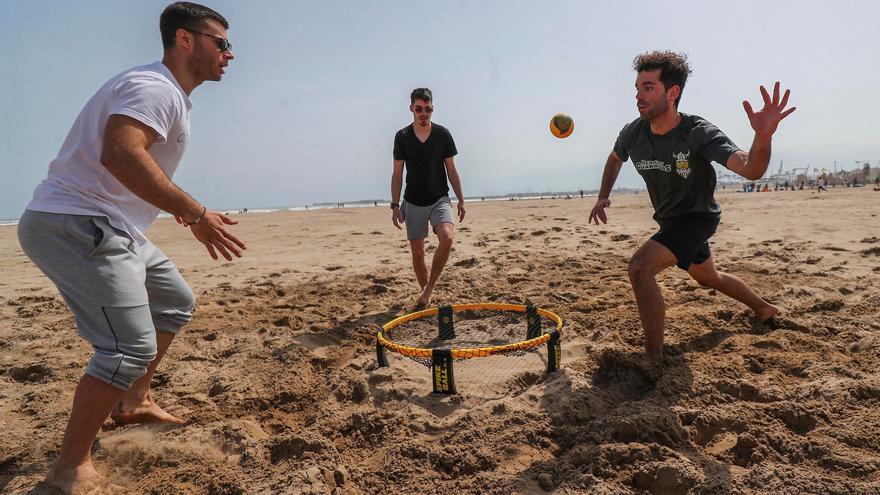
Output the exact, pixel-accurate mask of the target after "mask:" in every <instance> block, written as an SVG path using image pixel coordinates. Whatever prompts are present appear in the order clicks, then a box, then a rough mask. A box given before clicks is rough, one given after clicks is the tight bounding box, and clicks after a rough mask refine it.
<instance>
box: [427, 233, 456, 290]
mask: <svg viewBox="0 0 880 495" xmlns="http://www.w3.org/2000/svg"><path fill="white" fill-rule="evenodd" d="M434 232H435V233H436V234H437V242H438V244H437V251H435V252H434V260H433V261H432V262H431V278H430V279H428V283H427V284H426V285H425V287H424V288H423V289H422V294H421V295H420V296H419V305H421V306H427V305H428V304H429V303H430V302H431V293H432V292H433V291H434V285H435V284H436V283H437V279H439V278H440V273H442V272H443V267H445V266H446V261H447V260H449V253H450V252H451V251H452V240H453V237H454V233H455V225H453V224H451V223H441V224H440V225H438V226H437V227H436V228H435V229H434Z"/></svg>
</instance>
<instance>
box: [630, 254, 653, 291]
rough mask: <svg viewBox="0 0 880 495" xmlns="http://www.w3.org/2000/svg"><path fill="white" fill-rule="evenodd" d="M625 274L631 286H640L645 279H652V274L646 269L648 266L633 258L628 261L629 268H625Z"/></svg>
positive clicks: (642, 261)
mask: <svg viewBox="0 0 880 495" xmlns="http://www.w3.org/2000/svg"><path fill="white" fill-rule="evenodd" d="M627 273H628V274H629V280H630V282H632V284H633V285H637V284H640V283H641V282H642V281H644V280H645V279H649V278H653V277H654V274H653V273H652V272H651V270H650V269H649V268H648V264H647V263H645V262H644V260H642V259H640V258H633V259H631V260H630V262H629V266H627Z"/></svg>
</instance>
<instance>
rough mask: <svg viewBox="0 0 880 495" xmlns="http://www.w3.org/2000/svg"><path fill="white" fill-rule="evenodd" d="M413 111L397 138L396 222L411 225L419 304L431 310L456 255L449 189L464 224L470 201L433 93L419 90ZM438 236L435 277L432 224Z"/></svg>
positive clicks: (393, 179) (412, 100)
mask: <svg viewBox="0 0 880 495" xmlns="http://www.w3.org/2000/svg"><path fill="white" fill-rule="evenodd" d="M409 110H410V112H412V114H413V123H412V124H410V125H408V126H406V127H404V128H403V129H401V130H399V131H397V134H395V136H394V165H393V166H394V169H393V172H392V174H391V221H392V223H393V224H394V226H395V227H397V228H398V229H399V228H401V224H404V223H405V224H406V236H407V239H409V244H410V251H411V252H412V264H413V270H414V271H415V273H416V279H417V280H418V282H419V287H421V292H420V293H419V296H418V299H417V300H416V305H417V306H419V307H425V306H427V305H428V303H430V302H431V294H432V292H433V290H434V286H435V285H436V283H437V279H438V278H439V277H440V273H441V272H442V271H443V267H444V266H446V261H447V260H448V259H449V253H450V252H451V251H452V240H453V236H454V232H455V223H454V222H455V220H454V217H453V214H452V203H451V201H450V200H449V185H448V184H447V180H448V181H449V182H450V183H451V184H452V189H453V190H454V191H455V195H456V197H457V198H458V221H459V222H461V221H463V220H464V214H465V210H464V196H463V195H462V192H461V181H460V180H459V177H458V171H457V170H456V168H455V159H454V157H455V155H456V154H458V150H457V149H456V148H455V141H453V140H452V134H451V133H450V132H449V130H448V129H446V128H445V127H443V126H442V125H439V124H435V123H432V122H431V114H432V113H433V112H434V106H433V95H432V94H431V90H430V89H428V88H417V89H414V90H413V92H412V93H411V94H410V105H409ZM404 166H405V167H406V190H405V191H404V194H403V201H402V202H400V203H399V201H400V188H401V186H402V185H403V170H404ZM429 222H430V224H431V226H432V227H433V229H434V234H436V235H437V241H438V243H437V250H436V251H435V252H434V259H433V261H432V262H431V272H430V275H429V273H428V267H427V265H425V238H426V237H428V223H429Z"/></svg>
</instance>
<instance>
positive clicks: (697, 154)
mask: <svg viewBox="0 0 880 495" xmlns="http://www.w3.org/2000/svg"><path fill="white" fill-rule="evenodd" d="M736 151H740V149H739V148H738V147H737V146H736V145H735V144H733V141H731V140H730V138H728V137H727V136H726V135H725V134H724V133H723V132H721V131H720V130H719V129H718V128H717V127H715V126H714V125H712V124H711V123H710V122H709V121H707V120H706V119H704V118H702V117H698V116H696V115H688V114H684V113H682V114H681V122H680V123H679V124H678V125H677V126H676V127H675V128H674V129H672V130H671V131H669V132H667V133H666V134H663V135H661V136H658V135H657V134H654V133H652V132H651V124H650V123H649V122H646V121H644V120H642V119H640V118H639V119H636V120H634V121H632V122H630V123H629V124H627V125H626V126H624V128H623V130H621V131H620V135H619V136H618V137H617V142H616V143H614V152H615V153H616V154H617V156H618V158H620V159H621V160H623V161H624V162H625V161H626V160H627V159H630V158H631V159H632V162H633V164H634V165H635V167H636V170H637V171H638V172H639V175H641V176H642V178H643V179H645V185H646V186H647V188H648V195H649V196H650V197H651V204H652V205H654V220H655V221H657V222H661V221H662V220H666V219H668V218H672V217H677V216H681V215H688V214H698V215H699V214H702V215H716V216H717V215H720V214H721V207H720V206H718V203H717V202H715V184H716V178H715V169H714V168H712V162H717V163H719V164H720V165H722V166H725V167H726V166H727V159H728V158H730V155H731V154H733V153H734V152H736Z"/></svg>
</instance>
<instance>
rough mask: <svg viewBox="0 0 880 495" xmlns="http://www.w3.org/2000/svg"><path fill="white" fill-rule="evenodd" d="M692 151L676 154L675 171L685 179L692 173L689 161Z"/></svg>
mask: <svg viewBox="0 0 880 495" xmlns="http://www.w3.org/2000/svg"><path fill="white" fill-rule="evenodd" d="M690 154H691V152H690V151H688V152H687V154H685V153H677V154H676V155H675V171H676V172H678V175H680V176H681V177H682V178H683V179H687V178H688V176H689V175H691V164H690V162H688V156H690Z"/></svg>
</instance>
